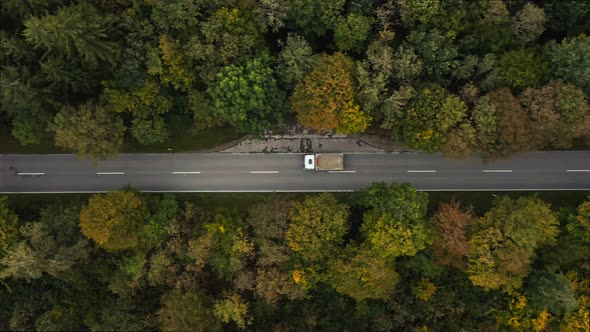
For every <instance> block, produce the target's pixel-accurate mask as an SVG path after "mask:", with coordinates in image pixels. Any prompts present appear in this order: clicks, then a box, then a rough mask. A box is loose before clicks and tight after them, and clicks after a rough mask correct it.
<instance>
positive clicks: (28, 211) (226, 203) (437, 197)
mask: <svg viewBox="0 0 590 332" xmlns="http://www.w3.org/2000/svg"><path fill="white" fill-rule="evenodd" d="M589 194H590V193H589V192H585V191H540V192H523V191H518V192H489V191H486V192H467V191H463V192H461V191H459V192H440V191H437V192H429V209H430V211H431V212H432V211H433V210H435V209H436V208H437V207H438V205H439V204H440V203H442V202H448V201H450V200H451V199H453V198H456V199H457V200H459V201H460V202H461V203H462V205H463V206H465V207H472V208H473V211H474V212H475V213H476V214H477V215H482V214H483V213H484V212H485V211H487V210H489V208H490V207H491V205H492V203H493V200H494V197H496V196H501V195H508V196H510V197H512V198H517V197H521V196H530V195H536V196H538V197H539V198H541V199H542V200H544V201H546V202H548V203H550V204H551V205H552V207H553V209H554V210H555V211H557V210H558V209H560V208H576V207H577V206H578V205H580V203H582V202H583V201H584V200H585V199H586V197H588V195H589ZM150 195H156V194H150ZM271 195H281V196H286V197H288V198H291V199H303V198H304V197H305V196H306V195H308V194H306V193H274V194H273V193H177V194H176V197H177V199H178V200H179V201H189V202H192V203H194V204H196V205H197V206H201V207H203V208H209V209H216V208H229V209H234V208H235V209H237V210H238V211H239V212H240V213H243V214H245V213H246V212H247V211H248V208H249V207H250V206H252V205H253V204H256V203H258V202H261V201H263V200H264V199H266V198H267V197H269V196H271ZM494 195H496V196H494ZM89 196H90V195H89V194H14V195H8V204H9V206H10V208H11V210H13V211H15V212H16V213H18V214H19V215H21V216H27V217H30V218H32V219H34V218H35V214H36V213H37V212H38V211H39V209H40V208H41V207H43V206H46V205H49V204H57V203H60V202H65V201H71V200H77V201H82V202H85V201H86V200H87V199H88V197H89ZM335 196H336V197H337V198H338V199H339V200H340V201H342V202H346V203H348V204H349V205H353V204H354V199H355V196H354V193H335Z"/></svg>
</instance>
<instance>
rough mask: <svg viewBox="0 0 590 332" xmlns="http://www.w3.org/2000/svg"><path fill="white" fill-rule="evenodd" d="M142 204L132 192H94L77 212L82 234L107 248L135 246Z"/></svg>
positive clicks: (140, 221)
mask: <svg viewBox="0 0 590 332" xmlns="http://www.w3.org/2000/svg"><path fill="white" fill-rule="evenodd" d="M144 216H145V213H144V203H143V200H142V199H141V197H140V196H139V194H137V193H135V192H132V191H120V192H110V193H107V194H95V195H93V196H92V197H90V199H89V200H88V205H86V206H84V207H83V208H82V211H81V212H80V229H81V230H82V234H84V236H86V237H87V238H89V239H91V240H93V241H94V242H96V244H98V245H99V246H100V247H103V248H105V249H107V250H123V249H128V248H132V247H135V246H136V245H137V244H138V242H139V237H138V234H139V230H140V228H141V226H142V221H143V220H142V219H143V218H144Z"/></svg>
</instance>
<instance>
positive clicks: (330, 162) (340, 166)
mask: <svg viewBox="0 0 590 332" xmlns="http://www.w3.org/2000/svg"><path fill="white" fill-rule="evenodd" d="M303 163H304V169H305V170H306V171H343V170H344V154H343V153H317V154H306V155H305V156H304V157H303Z"/></svg>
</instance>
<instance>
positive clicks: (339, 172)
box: [328, 171, 356, 173]
mask: <svg viewBox="0 0 590 332" xmlns="http://www.w3.org/2000/svg"><path fill="white" fill-rule="evenodd" d="M328 173H356V171H328Z"/></svg>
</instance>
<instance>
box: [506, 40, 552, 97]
mask: <svg viewBox="0 0 590 332" xmlns="http://www.w3.org/2000/svg"><path fill="white" fill-rule="evenodd" d="M499 65H500V67H499V68H500V75H502V78H503V79H504V82H505V83H506V84H508V86H510V87H512V88H514V89H523V88H526V87H530V86H536V85H537V84H539V82H540V81H541V77H542V76H543V71H544V64H543V63H542V62H541V61H540V60H539V59H538V58H537V56H536V55H535V53H534V52H533V51H531V50H525V49H521V50H517V51H510V52H506V53H504V55H502V58H501V59H500V63H499Z"/></svg>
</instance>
